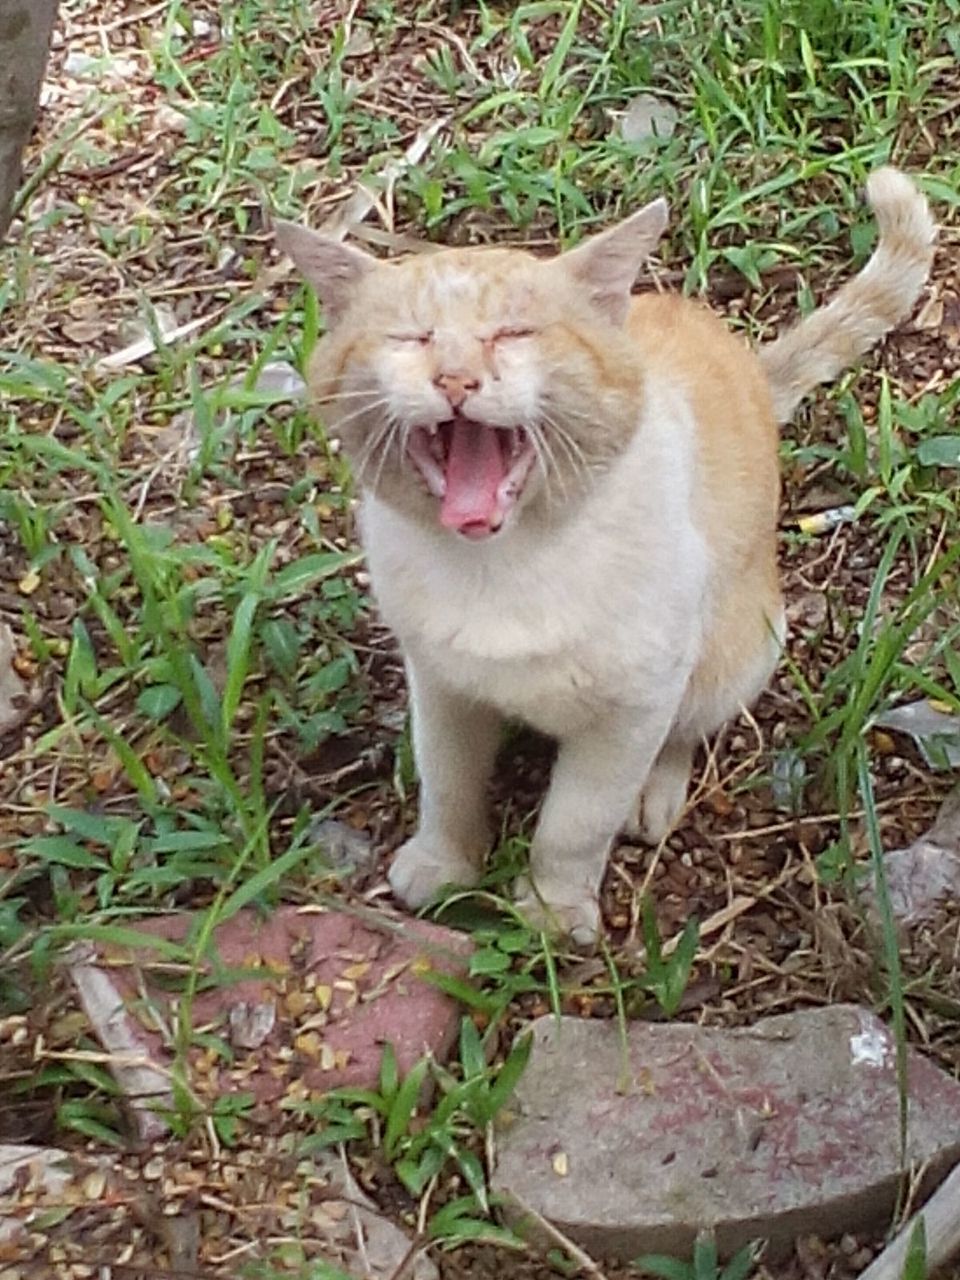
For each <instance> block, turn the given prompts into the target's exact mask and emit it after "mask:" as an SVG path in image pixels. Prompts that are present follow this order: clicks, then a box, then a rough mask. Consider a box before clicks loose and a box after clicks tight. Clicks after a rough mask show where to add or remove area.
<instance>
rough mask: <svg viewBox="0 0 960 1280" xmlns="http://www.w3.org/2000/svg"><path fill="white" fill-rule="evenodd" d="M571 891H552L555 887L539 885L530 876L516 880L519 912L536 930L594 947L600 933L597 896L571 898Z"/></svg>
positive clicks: (580, 944) (577, 943)
mask: <svg viewBox="0 0 960 1280" xmlns="http://www.w3.org/2000/svg"><path fill="white" fill-rule="evenodd" d="M570 897H571V895H570V892H569V890H567V891H563V890H558V889H557V888H556V887H554V888H553V891H552V892H551V886H549V885H543V884H538V885H537V887H536V888H534V887H533V884H532V883H531V882H530V880H528V879H527V877H526V876H521V877H520V879H519V880H518V881H517V883H516V888H515V902H514V906H515V907H516V909H517V911H518V912H519V914H520V915H521V916H522V917H523V919H524V920H525V921H526V922H527V924H529V925H530V926H531V928H533V929H540V930H542V931H543V932H544V933H546V934H549V935H550V936H551V937H556V938H569V939H570V941H571V942H573V943H574V944H575V945H576V946H578V947H591V946H593V945H594V943H595V942H596V941H597V938H598V937H599V936H600V908H599V906H598V904H597V901H596V899H595V898H592V897H588V896H587V895H586V894H584V895H582V896H580V897H578V898H577V899H576V900H575V901H571V900H570Z"/></svg>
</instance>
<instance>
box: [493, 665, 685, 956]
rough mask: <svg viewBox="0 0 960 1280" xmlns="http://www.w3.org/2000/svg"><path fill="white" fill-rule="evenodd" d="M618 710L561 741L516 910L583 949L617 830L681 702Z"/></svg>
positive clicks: (592, 936)
mask: <svg viewBox="0 0 960 1280" xmlns="http://www.w3.org/2000/svg"><path fill="white" fill-rule="evenodd" d="M681 693H682V690H681V689H678V690H677V692H676V697H670V696H668V697H666V698H664V699H662V700H658V702H657V704H656V705H655V706H651V707H649V708H645V709H644V710H643V711H642V712H639V711H631V712H626V711H624V712H618V713H617V714H616V715H614V716H612V717H611V718H610V719H609V720H608V721H605V722H604V723H603V724H595V725H594V726H593V727H592V728H590V729H588V730H586V731H584V732H582V733H579V734H577V735H576V736H574V737H571V738H569V739H567V740H566V741H564V742H562V743H561V746H560V753H559V755H558V757H557V762H556V764H555V766H554V769H553V776H552V778H551V781H550V789H549V791H548V792H547V797H546V800H545V801H544V805H543V812H542V813H541V815H540V821H539V823H538V824H537V830H536V833H535V835H534V838H533V844H532V846H531V849H530V877H529V879H526V878H524V879H521V881H520V882H519V883H518V885H517V893H518V901H517V908H518V910H519V911H520V913H521V914H522V915H523V916H525V917H526V918H527V919H528V920H529V921H530V922H531V923H532V924H535V925H537V926H538V927H540V928H543V929H545V930H547V931H548V932H550V933H559V934H568V935H569V936H570V937H571V938H572V939H573V941H574V942H576V943H579V944H580V945H586V944H589V943H591V942H593V941H595V940H596V937H597V933H598V931H599V927H600V904H599V896H600V884H601V881H602V880H603V873H604V871H605V869H606V865H607V857H608V855H609V853H610V847H611V845H612V844H613V841H614V839H615V838H616V836H617V833H618V832H619V831H620V829H621V828H622V827H623V825H624V823H625V822H626V820H627V819H628V817H629V816H630V814H631V811H632V809H633V807H634V805H635V804H636V796H637V789H638V786H642V785H643V783H644V781H645V780H646V778H647V776H648V774H649V772H650V769H651V767H652V766H653V762H654V760H655V759H656V758H657V753H658V752H659V751H660V748H661V746H662V745H663V742H664V740H665V738H666V736H667V734H668V732H669V730H670V727H671V725H672V723H673V721H674V718H675V716H676V713H677V708H678V706H679V703H680V697H681Z"/></svg>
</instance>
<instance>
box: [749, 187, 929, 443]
mask: <svg viewBox="0 0 960 1280" xmlns="http://www.w3.org/2000/svg"><path fill="white" fill-rule="evenodd" d="M867 200H868V202H869V204H870V207H871V208H872V209H873V212H874V213H875V215H876V218H877V225H878V227H879V229H880V239H879V242H878V244H877V247H876V249H875V250H874V253H873V256H872V257H871V259H870V261H869V262H868V263H867V265H866V266H865V267H864V269H863V270H862V271H861V272H860V273H859V275H856V276H854V278H853V279H852V280H849V281H848V282H847V283H846V284H845V285H843V287H842V288H841V289H840V292H839V293H838V294H837V296H836V297H835V298H834V299H833V301H832V302H830V303H829V304H828V305H827V306H825V307H818V308H817V309H816V311H813V312H812V313H811V314H810V315H809V316H807V317H806V319H804V320H801V321H800V322H799V324H796V325H794V327H793V328H792V329H788V330H787V332H786V333H784V334H783V335H782V337H779V338H777V339H776V341H775V342H771V343H770V344H769V345H768V346H765V347H763V348H761V350H760V359H761V361H762V363H763V366H764V369H765V370H766V374H767V378H768V379H769V382H770V389H771V391H772V393H773V404H774V410H775V412H776V415H777V419H778V420H779V421H780V422H788V421H789V419H790V417H791V416H792V414H793V411H794V409H795V408H796V407H797V405H798V404H799V403H800V401H801V400H802V399H803V397H804V396H805V395H806V394H807V392H808V391H810V390H812V388H813V387H815V386H816V385H817V384H818V383H820V382H829V381H831V380H832V379H833V378H835V377H837V375H838V374H839V373H841V372H842V371H843V370H844V369H846V368H847V366H848V365H851V364H853V363H854V362H855V361H856V360H857V359H858V358H859V357H860V356H862V355H863V354H864V353H865V352H867V351H869V350H870V348H871V347H872V346H873V345H874V343H876V342H879V340H880V339H881V338H882V337H883V335H884V334H885V333H889V331H890V330H891V329H893V328H894V327H895V326H896V325H898V324H899V323H900V322H901V321H902V320H904V319H905V318H906V317H907V316H908V315H909V314H910V312H911V310H912V309H913V304H914V303H915V302H916V300H917V297H918V295H919V293H920V290H921V289H922V288H923V284H924V281H925V280H926V278H927V276H928V274H929V272H930V264H931V262H932V261H933V242H934V237H935V235H936V224H935V223H934V221H933V218H932V217H931V215H930V207H929V205H928V204H927V201H926V198H925V197H924V196H923V195H922V194H921V193H920V192H919V191H918V190H917V188H916V187H915V186H914V184H913V183H912V182H911V180H910V179H909V178H908V177H907V176H906V174H903V173H900V171H899V170H898V169H891V168H884V169H877V171H876V172H875V173H872V174H871V175H870V178H869V180H868V182H867Z"/></svg>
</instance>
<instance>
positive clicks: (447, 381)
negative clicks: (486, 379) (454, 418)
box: [433, 373, 480, 409]
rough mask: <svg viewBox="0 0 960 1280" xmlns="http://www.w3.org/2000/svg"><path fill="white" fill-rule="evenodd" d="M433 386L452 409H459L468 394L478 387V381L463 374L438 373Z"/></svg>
mask: <svg viewBox="0 0 960 1280" xmlns="http://www.w3.org/2000/svg"><path fill="white" fill-rule="evenodd" d="M433 385H434V386H435V387H437V388H438V389H439V390H440V391H442V392H443V394H444V395H445V396H446V397H447V399H448V400H449V401H450V404H451V406H452V407H453V408H454V409H459V408H460V406H461V405H462V404H463V402H464V400H466V398H467V396H468V395H469V394H470V392H471V391H476V389H477V387H479V385H480V380H479V378H471V377H470V376H469V375H468V374H465V373H440V374H438V375H437V376H436V377H435V378H434V380H433Z"/></svg>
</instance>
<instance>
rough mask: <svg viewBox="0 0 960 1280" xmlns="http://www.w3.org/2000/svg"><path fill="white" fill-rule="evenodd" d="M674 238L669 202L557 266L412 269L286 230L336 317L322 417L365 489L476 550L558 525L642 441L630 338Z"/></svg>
mask: <svg viewBox="0 0 960 1280" xmlns="http://www.w3.org/2000/svg"><path fill="white" fill-rule="evenodd" d="M666 222H667V206H666V202H665V201H663V200H655V201H654V202H653V203H652V204H649V205H647V206H646V207H645V208H643V209H641V210H640V211H639V212H638V213H635V214H634V215H633V216H632V217H630V218H627V219H626V220H625V221H624V222H622V223H620V224H619V225H618V226H616V227H614V228H612V229H611V230H609V231H605V232H603V233H602V234H600V235H597V236H594V237H593V238H592V239H590V240H587V241H586V242H585V243H582V244H580V245H578V246H577V247H576V248H575V249H573V250H571V251H570V252H569V253H565V254H562V255H560V256H559V257H555V258H551V259H538V258H535V257H533V256H532V255H531V254H528V253H526V252H523V251H521V250H516V249H447V250H443V251H440V252H436V253H426V254H420V255H417V256H414V257H410V258H407V259H404V260H402V261H400V262H380V261H378V260H377V259H376V258H373V257H371V256H370V255H369V254H366V253H363V252H361V251H360V250H358V249H355V248H352V247H350V246H347V245H344V244H342V243H341V242H340V241H338V240H334V239H331V238H329V237H326V236H323V235H318V234H317V233H315V232H312V231H308V230H307V229H306V228H305V227H301V226H298V225H297V224H295V223H287V222H278V223H277V224H276V237H277V243H278V245H279V246H280V248H281V249H282V250H283V251H284V252H285V253H287V254H288V255H289V256H290V257H291V258H292V259H293V261H294V263H295V264H296V266H297V267H298V269H299V270H300V272H301V273H302V275H303V276H304V277H305V278H306V280H308V281H309V283H310V284H311V285H312V286H313V287H314V288H315V289H316V291H317V293H318V295H319V297H320V300H321V302H322V304H323V309H324V319H325V321H326V324H327V333H326V335H325V336H324V338H323V339H322V340H321V342H320V343H318V346H317V349H316V352H315V354H314V357H313V362H312V366H311V370H310V383H311V390H312V393H313V396H314V400H315V403H316V406H317V408H318V409H319V411H320V413H321V416H322V417H323V419H324V421H325V422H326V424H327V426H328V427H329V429H330V431H331V432H332V433H334V434H336V435H338V436H339V437H340V438H341V439H342V441H343V444H344V447H345V448H346V450H347V452H348V454H349V455H350V457H351V459H352V461H353V464H354V468H355V471H356V474H357V477H358V479H359V481H360V483H361V484H362V485H364V486H365V487H367V488H369V489H373V490H375V491H376V493H377V494H378V496H380V497H382V498H383V500H384V501H386V502H390V503H392V504H394V505H396V506H399V507H400V508H402V509H403V510H405V511H406V512H408V513H409V514H411V515H413V516H415V517H416V518H419V519H422V520H426V521H431V522H433V523H434V524H439V525H440V526H441V527H443V528H445V529H449V530H450V531H451V532H452V533H455V534H460V535H463V536H464V537H467V538H473V539H484V538H488V537H490V536H491V535H493V534H496V533H499V532H501V531H502V530H504V529H507V528H508V527H509V526H510V525H511V524H512V523H514V522H515V521H517V520H519V519H524V518H537V517H538V516H539V517H540V518H543V517H544V516H546V517H548V518H558V517H560V516H562V513H563V512H564V511H565V510H569V508H570V505H571V504H573V503H575V502H576V501H577V499H578V497H579V496H580V495H581V494H582V493H583V492H584V490H585V488H586V487H587V486H588V485H589V482H590V480H591V478H592V476H593V475H595V474H596V473H597V472H598V471H601V470H602V469H604V468H605V467H607V466H608V465H609V463H610V461H611V460H612V459H613V458H615V457H616V456H617V454H618V453H619V452H620V451H621V450H622V449H623V448H624V447H625V446H626V444H627V442H628V441H629V439H630V438H631V436H632V434H633V432H634V430H635V428H636V424H637V421H638V419H639V412H640V402H641V396H642V390H643V388H642V374H641V372H640V369H639V362H638V359H637V354H636V351H635V347H634V344H633V343H632V342H631V341H630V338H629V336H628V335H627V333H626V331H625V329H624V325H625V321H626V318H627V313H628V309H629V297H630V287H631V285H632V284H633V281H634V279H635V278H636V274H637V271H638V270H639V268H640V265H641V263H642V262H643V260H644V258H645V257H646V256H647V254H648V253H649V252H650V250H651V249H652V248H653V246H654V245H655V244H656V242H657V240H658V239H659V237H660V235H661V234H662V233H663V230H664V228H665V226H666Z"/></svg>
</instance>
